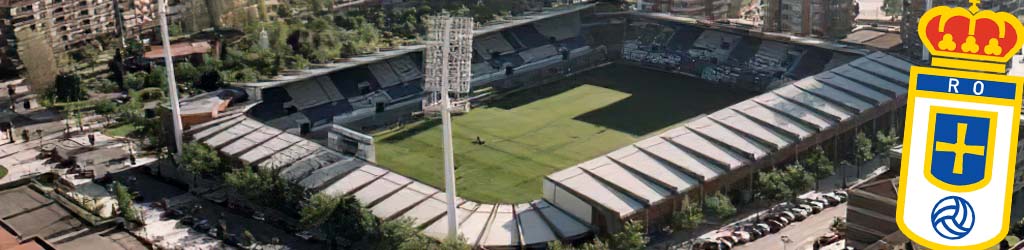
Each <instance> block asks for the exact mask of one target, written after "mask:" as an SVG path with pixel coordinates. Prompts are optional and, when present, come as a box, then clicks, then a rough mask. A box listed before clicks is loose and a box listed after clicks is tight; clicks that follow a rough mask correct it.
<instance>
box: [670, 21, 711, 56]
mask: <svg viewBox="0 0 1024 250" xmlns="http://www.w3.org/2000/svg"><path fill="white" fill-rule="evenodd" d="M676 27H677V28H676V31H675V34H674V35H673V36H672V38H671V39H669V41H668V44H667V45H666V47H667V48H668V49H670V50H674V51H688V50H690V47H691V46H693V43H694V42H696V41H697V38H698V37H700V35H701V33H704V29H701V28H697V27H694V26H689V25H678V26H676Z"/></svg>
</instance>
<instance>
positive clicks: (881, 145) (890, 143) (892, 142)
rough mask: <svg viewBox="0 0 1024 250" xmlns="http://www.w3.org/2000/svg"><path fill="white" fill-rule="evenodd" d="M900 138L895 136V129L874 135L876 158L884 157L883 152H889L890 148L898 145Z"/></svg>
mask: <svg viewBox="0 0 1024 250" xmlns="http://www.w3.org/2000/svg"><path fill="white" fill-rule="evenodd" d="M899 140H900V136H899V135H896V129H889V132H888V133H884V132H882V131H881V130H879V131H878V132H877V133H875V141H877V143H876V144H875V154H876V156H884V155H885V152H889V150H890V149H892V147H894V146H896V144H899Z"/></svg>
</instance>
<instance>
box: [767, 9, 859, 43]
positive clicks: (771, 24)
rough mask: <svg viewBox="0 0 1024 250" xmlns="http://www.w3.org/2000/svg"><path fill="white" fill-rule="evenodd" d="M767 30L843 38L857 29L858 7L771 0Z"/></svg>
mask: <svg viewBox="0 0 1024 250" xmlns="http://www.w3.org/2000/svg"><path fill="white" fill-rule="evenodd" d="M762 9H764V11H762V13H765V17H764V19H763V20H764V23H763V24H762V25H763V27H764V30H765V31H774V32H787V33H794V34H798V35H801V36H817V37H831V38H842V37H844V36H846V34H849V33H850V31H851V30H852V29H853V21H854V19H855V18H856V17H857V12H858V7H857V4H856V3H855V2H854V1H852V0H767V1H763V2H762Z"/></svg>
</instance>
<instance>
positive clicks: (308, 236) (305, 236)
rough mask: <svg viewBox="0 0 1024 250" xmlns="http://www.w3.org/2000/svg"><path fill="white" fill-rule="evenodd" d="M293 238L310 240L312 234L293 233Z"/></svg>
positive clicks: (308, 232)
mask: <svg viewBox="0 0 1024 250" xmlns="http://www.w3.org/2000/svg"><path fill="white" fill-rule="evenodd" d="M295 236H297V237H299V238H302V239H303V240H310V239H313V232H310V231H302V232H298V233H295Z"/></svg>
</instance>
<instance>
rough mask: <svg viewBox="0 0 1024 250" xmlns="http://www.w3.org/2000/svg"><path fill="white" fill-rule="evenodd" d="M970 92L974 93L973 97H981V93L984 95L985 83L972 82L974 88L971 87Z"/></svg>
mask: <svg viewBox="0 0 1024 250" xmlns="http://www.w3.org/2000/svg"><path fill="white" fill-rule="evenodd" d="M971 90H973V91H974V95H981V94H982V93H985V83H984V82H982V81H974V87H971Z"/></svg>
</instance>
